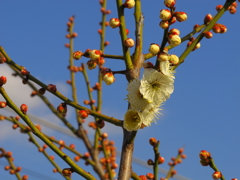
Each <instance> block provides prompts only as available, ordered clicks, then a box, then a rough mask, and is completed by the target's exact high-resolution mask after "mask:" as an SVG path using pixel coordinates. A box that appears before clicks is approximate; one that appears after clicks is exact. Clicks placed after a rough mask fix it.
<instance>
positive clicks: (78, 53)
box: [73, 51, 83, 60]
mask: <svg viewBox="0 0 240 180" xmlns="http://www.w3.org/2000/svg"><path fill="white" fill-rule="evenodd" d="M82 55H83V52H82V51H76V52H74V53H73V59H75V60H79V59H81V57H82Z"/></svg>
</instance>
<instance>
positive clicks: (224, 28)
mask: <svg viewBox="0 0 240 180" xmlns="http://www.w3.org/2000/svg"><path fill="white" fill-rule="evenodd" d="M219 25H220V29H221V31H220V33H221V34H223V33H225V32H227V27H226V26H225V25H223V24H219Z"/></svg>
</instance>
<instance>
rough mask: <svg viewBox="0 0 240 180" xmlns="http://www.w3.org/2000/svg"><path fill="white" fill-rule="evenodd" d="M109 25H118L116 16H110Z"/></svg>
mask: <svg viewBox="0 0 240 180" xmlns="http://www.w3.org/2000/svg"><path fill="white" fill-rule="evenodd" d="M109 26H110V27H111V28H116V27H118V26H120V20H119V19H118V18H111V19H110V21H109Z"/></svg>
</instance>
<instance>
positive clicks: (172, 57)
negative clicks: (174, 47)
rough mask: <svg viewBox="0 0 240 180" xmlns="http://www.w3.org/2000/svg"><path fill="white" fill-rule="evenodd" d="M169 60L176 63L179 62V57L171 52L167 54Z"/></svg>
mask: <svg viewBox="0 0 240 180" xmlns="http://www.w3.org/2000/svg"><path fill="white" fill-rule="evenodd" d="M169 62H170V63H172V64H174V65H177V64H178V62H179V58H178V57H177V56H176V55H175V54H171V55H170V56H169Z"/></svg>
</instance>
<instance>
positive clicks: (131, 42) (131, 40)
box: [124, 38, 135, 48]
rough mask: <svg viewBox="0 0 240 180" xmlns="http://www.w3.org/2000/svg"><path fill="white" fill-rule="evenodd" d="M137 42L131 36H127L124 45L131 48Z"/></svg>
mask: <svg viewBox="0 0 240 180" xmlns="http://www.w3.org/2000/svg"><path fill="white" fill-rule="evenodd" d="M134 44H135V42H134V40H133V39H131V38H127V39H126V40H125V41H124V45H125V46H126V47H128V48H131V47H133V46H134Z"/></svg>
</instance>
